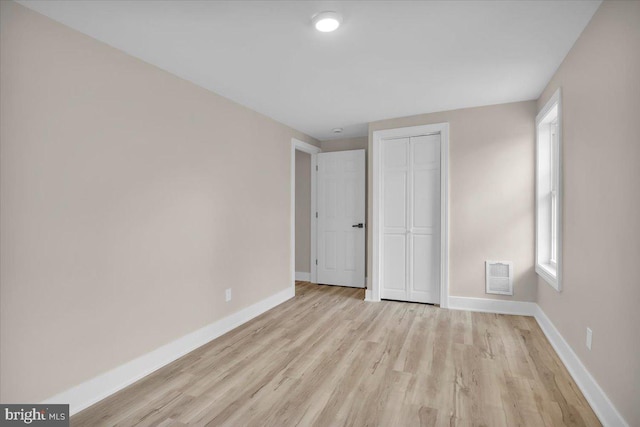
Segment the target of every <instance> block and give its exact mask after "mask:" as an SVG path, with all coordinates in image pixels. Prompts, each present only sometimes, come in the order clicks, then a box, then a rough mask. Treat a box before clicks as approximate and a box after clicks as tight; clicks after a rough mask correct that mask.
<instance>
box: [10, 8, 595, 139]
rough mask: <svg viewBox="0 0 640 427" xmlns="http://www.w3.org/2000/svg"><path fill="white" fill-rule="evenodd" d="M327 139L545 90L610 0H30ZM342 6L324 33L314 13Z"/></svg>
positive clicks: (524, 97)
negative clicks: (339, 130)
mask: <svg viewBox="0 0 640 427" xmlns="http://www.w3.org/2000/svg"><path fill="white" fill-rule="evenodd" d="M19 3H21V4H23V5H25V6H27V7H29V8H31V9H33V10H36V11H38V12H40V13H42V14H44V15H46V16H49V17H50V18H53V19H55V20H56V21H59V22H62V23H64V24H66V25H68V26H69V27H71V28H74V29H76V30H78V31H81V32H83V33H85V34H87V35H89V36H92V37H94V38H96V39H98V40H101V41H103V42H105V43H107V44H109V45H111V46H114V47H116V48H118V49H121V50H123V51H125V52H127V53H129V54H131V55H133V56H136V57H138V58H141V59H143V60H144V61H147V62H149V63H151V64H154V65H156V66H158V67H160V68H162V69H164V70H167V71H169V72H171V73H173V74H176V75H178V76H180V77H182V78H184V79H186V80H189V81H191V82H193V83H195V84H198V85H200V86H202V87H204V88H207V89H210V90H212V91H214V92H216V93H219V94H221V95H223V96H225V97H227V98H230V99H232V100H234V101H236V102H238V103H240V104H243V105H245V106H247V107H249V108H252V109H254V110H256V111H258V112H260V113H263V114H265V115H267V116H269V117H272V118H273V119H275V120H278V121H280V122H282V123H285V124H287V125H289V126H291V127H293V128H295V129H298V130H300V131H302V132H305V133H307V134H309V135H311V136H313V137H315V138H318V139H321V140H324V139H331V138H336V137H337V136H336V135H334V134H333V133H332V132H331V129H332V128H335V127H343V128H344V132H343V134H342V135H340V136H339V137H341V138H343V137H354V136H364V135H366V133H367V123H369V122H371V121H375V120H380V119H385V118H392V117H401V116H408V115H414V114H421V113H429V112H434V111H443V110H451V109H456V108H463V107H473V106H480V105H490V104H499V103H504V102H514V101H522V100H529V99H536V98H537V97H538V96H539V95H540V93H541V91H542V90H543V89H544V86H545V85H546V84H547V82H548V81H549V79H550V78H551V76H552V75H553V73H554V71H555V70H556V68H557V67H558V66H559V65H560V63H561V62H562V60H563V59H564V57H565V55H566V54H567V52H568V51H569V49H570V48H571V46H572V45H573V43H574V42H575V41H576V39H577V38H578V36H579V35H580V33H581V32H582V30H583V29H584V27H585V26H586V24H587V22H588V21H589V19H590V18H591V16H592V15H593V13H594V12H595V10H596V9H597V8H598V6H599V5H600V1H468V2H466V1H463V2H454V1H443V2H435V1H429V2H427V1H424V2H419V1H411V2H404V1H402V2H401V1H394V2H383V1H350V2H326V1H287V2H285V1H255V2H249V1H230V2H224V1H150V0H143V1H95V0H91V1H78V0H72V1H55V0H45V1H39V0H38V1H19ZM323 10H336V11H338V12H340V13H341V14H342V15H343V24H342V26H341V27H340V28H339V29H338V30H337V31H336V32H334V33H319V32H317V31H315V30H314V29H313V27H312V25H311V17H312V15H313V14H315V13H317V12H320V11H323Z"/></svg>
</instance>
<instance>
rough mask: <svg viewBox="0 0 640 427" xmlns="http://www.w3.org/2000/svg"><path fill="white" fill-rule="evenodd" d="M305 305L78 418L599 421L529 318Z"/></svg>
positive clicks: (359, 301)
mask: <svg viewBox="0 0 640 427" xmlns="http://www.w3.org/2000/svg"><path fill="white" fill-rule="evenodd" d="M363 297H364V290H362V289H351V288H341V287H332V286H319V285H312V284H309V283H300V282H299V283H297V284H296V297H295V298H294V299H291V300H289V301H287V302H286V303H284V304H282V305H280V306H278V307H276V308H275V309H273V310H271V311H269V312H267V313H265V314H263V315H262V316H260V317H258V318H256V319H254V320H252V321H251V322H248V323H246V324H245V325H243V326H241V327H239V328H237V329H235V330H233V331H231V332H229V333H228V334H226V335H224V336H222V337H220V338H218V339H216V340H214V341H212V342H210V343H209V344H207V345H205V346H203V347H201V348H199V349H197V350H195V351H193V352H191V353H189V354H188V355H186V356H184V357H182V358H181V359H179V360H177V361H175V362H173V363H171V364H170V365H167V366H166V367H164V368H162V369H160V370H158V371H156V372H154V373H153V374H151V375H149V376H148V377H146V378H144V379H142V380H140V381H138V382H137V383H135V384H133V385H131V386H129V387H127V388H126V389H124V390H122V391H120V392H118V393H116V394H114V395H112V396H111V397H109V398H107V399H105V400H103V401H101V402H99V403H97V404H95V405H93V406H92V407H90V408H88V409H86V410H84V411H82V412H81V413H79V414H77V415H75V416H74V417H72V418H71V424H72V425H73V426H98V425H105V426H106V425H108V426H112V425H123V426H129V425H140V426H182V425H196V426H205V425H209V426H279V427H284V426H312V425H313V426H342V425H350V426H351V425H352V426H509V427H511V426H556V427H557V426H564V425H567V426H582V425H587V426H595V425H600V423H599V422H598V419H597V418H596V416H595V415H594V413H593V411H592V410H591V408H590V407H589V405H588V404H587V402H586V401H585V399H584V397H583V395H582V393H581V392H580V391H579V389H578V387H577V386H576V384H575V383H574V381H573V380H572V379H571V377H570V376H569V373H568V372H567V370H566V369H565V367H564V366H563V365H562V363H561V362H560V360H559V359H558V357H557V355H556V354H555V352H554V351H553V349H552V347H551V346H550V344H549V342H548V341H547V340H546V338H545V336H544V335H543V333H542V331H541V330H540V328H539V327H538V325H537V323H536V321H535V320H534V319H533V318H531V317H521V316H506V315H496V314H485V313H472V312H466V311H455V310H446V309H441V308H437V307H434V306H430V305H424V304H412V303H402V302H394V301H383V302H380V303H370V302H364V301H363Z"/></svg>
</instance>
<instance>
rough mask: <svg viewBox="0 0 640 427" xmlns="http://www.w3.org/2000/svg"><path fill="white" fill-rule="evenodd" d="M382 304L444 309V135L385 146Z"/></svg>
mask: <svg viewBox="0 0 640 427" xmlns="http://www.w3.org/2000/svg"><path fill="white" fill-rule="evenodd" d="M381 154H382V177H381V182H382V196H383V197H382V198H383V202H382V203H383V205H382V218H381V225H382V234H383V235H382V241H381V244H382V248H381V254H382V276H381V288H380V291H381V294H380V296H381V298H386V299H394V300H401V301H415V302H426V303H432V304H439V303H440V134H435V135H420V136H414V137H408V138H397V139H387V140H383V141H382V153H381Z"/></svg>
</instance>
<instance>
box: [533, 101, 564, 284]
mask: <svg viewBox="0 0 640 427" xmlns="http://www.w3.org/2000/svg"><path fill="white" fill-rule="evenodd" d="M561 145H562V122H561V103H560V89H558V91H556V93H554V94H553V96H552V97H551V99H550V100H549V102H547V104H546V105H545V106H544V108H543V109H542V110H541V111H540V113H538V116H537V117H536V272H537V273H538V275H540V276H541V277H542V278H543V279H544V280H545V281H546V282H548V283H549V284H550V285H551V286H553V287H554V288H555V289H556V290H558V291H560V290H561V286H560V272H561V267H562V264H561V258H562V226H561V225H562V212H561V208H562V182H561V172H560V168H561V165H562V162H561V160H562V159H561V153H562V150H561Z"/></svg>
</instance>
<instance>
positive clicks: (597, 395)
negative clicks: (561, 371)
mask: <svg viewBox="0 0 640 427" xmlns="http://www.w3.org/2000/svg"><path fill="white" fill-rule="evenodd" d="M535 318H536V321H537V322H538V325H540V329H542V332H544V334H545V335H546V337H547V339H548V340H549V342H550V343H551V346H552V347H553V349H554V350H555V351H556V353H557V354H558V357H560V360H562V363H563V364H564V366H565V367H566V368H567V370H568V371H569V374H571V377H572V378H573V380H574V381H575V382H576V384H577V385H578V388H579V389H580V391H582V394H584V397H585V399H587V402H589V405H591V409H593V412H595V414H596V415H597V416H598V418H599V419H600V422H601V423H602V425H603V426H605V427H629V424H628V423H627V422H626V421H625V419H624V418H623V417H622V415H621V414H620V412H618V410H617V409H616V407H615V406H614V405H613V403H612V402H611V400H609V397H608V396H607V395H606V394H605V392H604V390H602V388H601V387H600V385H599V384H598V383H597V382H596V380H595V378H593V376H592V375H591V373H589V371H588V370H587V368H586V367H585V366H584V364H583V363H582V361H581V360H580V359H579V358H578V356H577V355H576V353H575V352H574V351H573V349H572V348H571V346H570V345H569V343H567V341H565V339H564V338H563V337H562V335H560V332H559V331H558V330H557V329H556V327H555V326H554V325H553V323H552V322H551V320H550V319H549V318H548V317H547V315H546V314H545V313H544V311H542V308H540V306H539V305H538V304H536V311H535Z"/></svg>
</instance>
